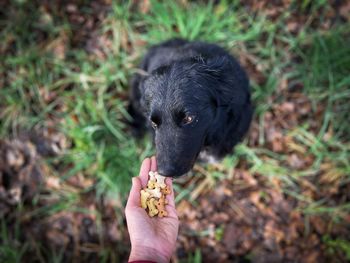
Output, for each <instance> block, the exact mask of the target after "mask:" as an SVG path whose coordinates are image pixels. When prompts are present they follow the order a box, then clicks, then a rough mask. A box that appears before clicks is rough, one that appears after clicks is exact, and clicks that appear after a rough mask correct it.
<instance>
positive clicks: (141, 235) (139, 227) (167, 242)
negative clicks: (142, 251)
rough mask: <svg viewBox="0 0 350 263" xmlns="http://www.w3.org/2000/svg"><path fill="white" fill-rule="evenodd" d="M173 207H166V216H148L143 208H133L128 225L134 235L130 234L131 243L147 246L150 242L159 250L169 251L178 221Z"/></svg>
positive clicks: (170, 250) (172, 246)
mask: <svg viewBox="0 0 350 263" xmlns="http://www.w3.org/2000/svg"><path fill="white" fill-rule="evenodd" d="M171 210H175V209H174V208H173V207H169V206H168V207H167V211H168V213H169V216H168V217H164V218H159V217H149V216H148V215H147V213H146V211H145V210H144V209H143V208H138V209H134V210H133V211H131V213H130V219H129V220H128V227H129V228H133V229H134V231H133V232H135V233H137V234H136V235H131V234H130V238H131V243H132V244H137V246H139V247H147V246H149V244H152V247H153V248H157V249H159V251H162V252H165V253H170V254H171V252H172V251H173V248H174V247H175V242H176V238H175V239H174V238H173V237H176V236H177V231H178V226H179V221H178V218H177V216H176V217H174V215H173V214H176V211H171Z"/></svg>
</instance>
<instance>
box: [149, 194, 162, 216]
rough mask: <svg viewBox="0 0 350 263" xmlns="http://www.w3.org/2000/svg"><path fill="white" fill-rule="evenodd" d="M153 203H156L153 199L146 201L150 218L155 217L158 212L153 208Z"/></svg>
mask: <svg viewBox="0 0 350 263" xmlns="http://www.w3.org/2000/svg"><path fill="white" fill-rule="evenodd" d="M155 201H156V199H154V198H151V199H149V200H148V201H147V206H148V210H149V211H148V214H149V216H150V217H153V216H155V215H157V214H158V212H159V211H158V209H157V208H156V206H155Z"/></svg>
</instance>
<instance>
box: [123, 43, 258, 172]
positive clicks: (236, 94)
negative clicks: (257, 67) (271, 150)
mask: <svg viewBox="0 0 350 263" xmlns="http://www.w3.org/2000/svg"><path fill="white" fill-rule="evenodd" d="M140 69H141V70H140V72H139V73H137V74H135V76H134V78H133V80H132V83H131V84H132V90H131V98H130V99H131V103H130V106H129V113H130V114H131V116H132V117H133V119H134V122H133V126H134V128H135V129H138V130H141V128H142V127H144V126H145V124H146V125H147V126H149V127H151V126H152V127H153V129H154V141H155V145H156V152H157V161H158V171H159V173H160V174H162V175H165V176H171V177H174V176H180V175H182V174H184V173H186V172H188V171H189V170H190V169H191V168H192V166H193V165H194V163H195V161H196V159H197V157H198V154H199V153H200V152H201V151H202V150H205V151H206V152H207V153H209V154H210V155H213V156H214V157H216V158H221V157H223V156H224V155H225V154H227V153H230V152H232V149H233V147H234V146H235V145H236V144H237V143H238V142H239V141H240V140H241V139H242V137H243V136H244V135H245V133H246V132H247V130H248V128H249V124H250V122H251V118H252V112H253V110H252V106H251V103H250V91H249V81H248V78H247V75H246V73H245V72H244V70H243V69H242V68H241V67H240V65H239V64H238V62H237V61H236V60H235V59H234V58H233V57H232V56H231V55H229V54H228V53H227V52H226V51H225V50H224V49H222V48H220V47H219V46H217V45H214V44H207V43H203V42H189V41H186V40H183V39H172V40H169V41H166V42H164V43H161V44H159V45H156V46H153V47H152V48H151V49H150V50H149V52H148V53H147V54H146V56H145V58H144V59H143V61H142V62H141V65H140Z"/></svg>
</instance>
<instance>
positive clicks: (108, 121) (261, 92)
mask: <svg viewBox="0 0 350 263" xmlns="http://www.w3.org/2000/svg"><path fill="white" fill-rule="evenodd" d="M292 2H293V3H292V4H291V6H290V9H288V10H286V12H285V13H284V14H283V15H282V16H281V17H280V18H279V19H278V20H277V21H270V20H269V19H267V17H266V15H265V14H264V13H263V12H261V13H257V14H254V15H253V14H252V13H250V12H248V11H247V10H246V9H245V8H244V7H243V6H242V5H241V4H239V2H238V1H233V3H231V1H220V3H219V4H218V5H214V4H212V2H211V1H209V4H202V3H200V2H190V3H187V4H181V3H180V2H176V1H165V2H160V1H151V3H152V9H151V10H150V11H149V12H148V13H147V14H142V13H140V12H137V11H134V10H131V4H130V3H129V2H127V1H125V2H122V4H121V2H119V1H118V2H113V3H112V6H111V8H110V10H109V12H108V15H107V17H106V18H105V19H103V21H102V22H101V23H100V24H99V25H98V29H97V34H99V35H100V36H102V35H103V36H104V37H105V40H106V42H104V43H102V44H101V47H100V49H101V50H102V51H103V54H104V55H103V56H102V57H99V56H96V55H92V54H91V53H88V52H87V51H86V50H85V49H84V45H81V46H79V45H78V46H74V45H73V43H72V41H71V39H72V38H73V36H74V34H75V31H74V30H76V29H75V28H74V26H73V25H71V24H70V23H69V22H68V21H69V19H68V17H67V14H62V13H60V12H58V11H54V13H52V14H48V13H46V12H45V11H43V10H42V9H40V8H37V6H36V5H35V4H34V3H32V2H31V1H17V2H12V3H11V6H10V7H9V14H10V16H11V17H12V19H7V20H1V21H0V28H2V29H1V32H0V49H1V50H6V52H4V53H2V54H0V60H1V63H0V67H1V68H0V74H1V72H6V78H4V79H3V80H1V81H0V85H1V84H2V86H0V98H1V100H0V138H8V137H15V136H16V135H18V134H19V133H20V132H21V131H28V130H31V129H33V128H35V127H46V126H49V125H50V124H49V120H52V121H54V122H55V123H56V125H55V128H56V129H58V130H60V131H61V132H63V133H64V134H65V135H66V137H67V138H68V140H69V142H70V144H71V147H70V148H69V149H68V150H67V151H66V152H65V154H64V155H62V156H59V157H56V158H55V159H54V160H48V165H52V166H53V164H52V163H54V162H59V163H60V164H61V165H62V167H69V169H68V168H67V169H62V170H64V172H63V173H62V174H57V176H59V177H60V180H61V181H62V182H64V181H65V180H67V179H68V178H69V177H70V176H73V175H75V174H77V173H78V172H79V173H82V174H83V175H84V176H85V177H86V178H92V179H94V180H95V181H96V185H95V186H93V189H94V190H96V193H97V198H98V197H100V196H103V195H105V194H106V195H108V196H111V197H113V198H118V199H120V200H125V198H126V193H127V192H128V190H129V187H130V181H131V180H130V179H131V176H134V175H137V173H138V169H139V165H140V163H141V160H142V159H143V158H144V157H145V156H149V155H151V154H152V153H154V149H153V148H152V145H151V142H150V138H149V137H146V138H145V139H143V140H141V141H136V140H135V139H134V138H133V137H132V136H131V135H130V132H129V130H128V127H127V125H126V124H125V120H127V119H128V118H130V116H128V114H127V112H126V106H127V101H126V99H125V97H126V96H127V92H128V91H127V90H128V81H129V80H130V77H131V76H132V74H133V72H135V69H136V66H137V63H138V61H139V60H140V59H141V57H142V55H143V54H144V53H145V52H146V50H147V47H148V46H150V45H152V44H155V43H158V42H160V41H163V40H166V39H168V38H171V37H183V38H188V39H191V40H203V41H209V42H213V43H219V44H220V45H222V46H224V47H225V48H227V49H228V50H230V52H232V53H233V54H234V55H236V56H237V57H238V58H245V57H246V56H248V57H249V58H248V60H249V61H250V63H251V64H252V66H253V67H255V74H258V75H259V76H260V77H262V78H263V79H264V81H262V82H261V83H260V82H258V81H257V79H256V75H252V76H251V84H252V85H251V86H252V98H253V100H254V103H255V105H256V111H255V119H256V121H257V122H258V124H259V126H260V128H261V129H260V132H261V131H262V129H263V127H264V125H265V123H264V114H266V112H268V111H269V110H271V108H272V106H273V105H274V103H278V102H280V101H283V99H284V98H283V96H282V95H281V94H280V92H281V91H280V90H279V89H280V84H281V80H282V79H286V80H288V81H289V82H296V83H302V86H303V88H302V93H303V94H305V95H306V96H307V97H308V98H309V99H310V100H311V102H312V105H313V109H312V110H313V111H314V112H315V111H316V109H317V106H320V105H321V106H323V105H325V107H324V108H325V110H324V111H323V112H322V113H321V114H322V116H321V118H320V120H321V121H322V125H321V127H320V128H319V129H318V130H317V131H314V130H312V129H311V128H310V125H309V123H308V121H309V120H305V122H304V123H299V125H298V127H295V129H293V130H286V131H284V133H285V135H288V136H290V137H291V138H292V139H293V141H294V142H295V144H296V145H297V146H298V147H299V148H302V149H304V150H305V152H306V153H308V154H310V155H311V156H312V157H313V158H314V161H313V163H312V165H311V166H310V167H307V168H305V169H303V170H301V171H299V170H295V169H292V168H290V167H289V166H288V165H286V164H285V161H286V160H287V158H288V153H274V152H272V151H270V150H268V149H266V147H265V141H264V136H263V133H262V132H261V133H260V134H259V135H260V140H259V145H258V146H256V147H248V146H247V144H246V142H244V143H243V144H241V145H239V146H238V147H237V148H236V151H235V154H233V155H230V156H227V157H226V158H225V160H224V161H223V163H222V167H223V168H222V169H221V170H220V171H217V170H216V169H212V168H211V166H210V165H207V166H205V167H204V168H205V169H207V171H208V174H207V175H202V176H201V177H200V178H201V179H202V178H203V179H206V178H208V177H209V179H208V180H211V181H212V182H213V184H214V185H215V183H216V182H219V181H221V180H223V179H225V178H227V177H228V176H229V172H230V170H231V169H232V168H233V167H235V166H236V165H239V164H240V161H242V160H244V161H245V162H247V165H248V167H249V169H250V171H251V172H252V173H256V174H258V175H262V176H266V177H267V178H278V180H281V181H282V182H283V186H284V187H285V188H284V189H283V190H284V192H285V193H286V194H288V195H290V196H291V197H293V198H295V199H297V200H300V201H301V202H300V204H301V206H300V207H299V209H301V211H303V212H304V213H305V214H307V215H320V214H327V215H331V216H334V217H336V218H340V216H341V215H343V214H344V213H348V212H349V205H348V203H344V204H339V205H334V204H331V203H330V202H329V200H327V199H324V200H323V199H320V200H313V199H311V198H309V197H308V196H304V194H303V192H302V190H301V187H300V185H299V183H300V181H301V180H304V179H310V178H314V177H315V176H316V175H317V174H318V173H319V172H320V170H321V169H323V168H322V167H323V166H322V164H324V163H326V164H328V168H327V169H329V173H328V174H327V175H328V176H330V177H332V176H338V177H337V178H336V180H339V181H340V183H341V184H347V183H349V181H350V178H349V174H350V161H349V160H350V145H349V139H350V132H349V131H350V127H349V125H350V124H349V119H350V116H349V112H350V106H349V105H350V104H349V103H348V102H349V100H350V78H349V70H350V47H349V45H348V43H349V40H350V31H349V28H350V26H349V24H346V25H343V26H335V27H334V29H333V30H331V31H326V32H325V31H324V30H321V29H317V28H316V29H315V28H311V26H310V24H311V22H310V23H308V24H307V25H306V26H305V28H303V29H302V30H301V32H300V33H299V34H298V35H293V34H291V33H290V32H288V31H287V30H286V26H285V22H286V20H287V19H288V18H289V17H290V16H292V13H291V11H292V9H294V8H296V9H297V10H300V11H301V12H304V13H307V12H310V20H321V19H323V14H324V13H323V11H325V10H327V9H328V8H329V6H328V3H327V1H323V0H320V1H308V0H305V1H302V2H301V3H299V2H298V1H292ZM82 10H83V11H82V12H83V13H84V12H85V14H86V15H88V14H91V12H93V10H90V9H89V8H82ZM320 10H323V11H322V12H321V15H320V16H318V13H317V12H318V11H320ZM63 36H65V37H66V40H64V39H65V38H64V37H63ZM57 40H59V41H64V42H65V48H66V50H67V52H66V54H65V58H59V57H58V56H57V55H56V54H55V52H54V51H53V49H52V48H50V44H52V43H54V42H55V41H57ZM106 43H107V44H106ZM128 45H130V46H131V47H132V48H128ZM0 76H1V75H0ZM43 94H51V95H53V99H50V100H46V99H45V98H44V96H43ZM326 135H327V136H326ZM197 176H198V175H197ZM203 179H202V180H203ZM328 179H329V178H328ZM331 179H332V178H330V179H329V180H331ZM194 188H195V185H194V184H191V185H189V186H188V187H187V188H182V187H181V186H180V185H175V189H176V191H177V193H178V194H177V198H176V201H177V202H179V201H181V200H182V199H184V198H186V199H187V198H190V196H191V192H192V191H193V190H194ZM89 190H91V189H86V191H89ZM52 194H53V195H54V194H56V195H57V196H59V199H60V201H59V202H57V204H55V205H53V206H49V207H42V208H40V209H37V210H35V211H33V212H32V213H33V215H41V216H47V215H51V214H53V213H57V212H59V211H63V210H66V209H73V210H74V209H79V207H78V202H79V195H80V194H81V193H77V194H71V193H69V192H63V193H62V192H61V193H52ZM3 228H4V227H3ZM2 240H5V241H3V244H5V245H4V246H2V247H1V250H0V251H1V253H0V255H1V254H3V255H6V259H8V260H7V261H8V262H19V261H20V260H21V256H22V254H23V253H24V251H25V249H26V247H25V246H24V247H23V251H22V250H20V253H15V252H16V251H17V245H16V244H13V243H11V242H10V241H7V240H10V238H8V236H6V229H2ZM328 243H329V242H328ZM329 244H330V247H334V246H335V245H334V242H333V243H329ZM106 253H107V252H106ZM106 255H107V256H106V257H107V258H108V253H107V254H106ZM103 256H104V255H103V253H102V255H101V258H103ZM54 258H55V259H57V260H56V261H55V262H59V261H60V255H56V256H54ZM201 259H202V257H201V251H200V250H198V251H196V252H195V254H193V255H191V257H190V258H189V262H201ZM106 261H108V260H107V259H106Z"/></svg>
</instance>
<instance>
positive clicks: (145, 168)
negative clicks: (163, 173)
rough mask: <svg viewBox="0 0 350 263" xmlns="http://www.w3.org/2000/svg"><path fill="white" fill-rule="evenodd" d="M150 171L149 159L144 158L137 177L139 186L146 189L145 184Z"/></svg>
mask: <svg viewBox="0 0 350 263" xmlns="http://www.w3.org/2000/svg"><path fill="white" fill-rule="evenodd" d="M150 169H151V159H150V158H146V159H145V160H143V162H142V165H141V168H140V174H139V177H140V179H141V186H142V187H146V185H147V182H148V173H149V171H150Z"/></svg>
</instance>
